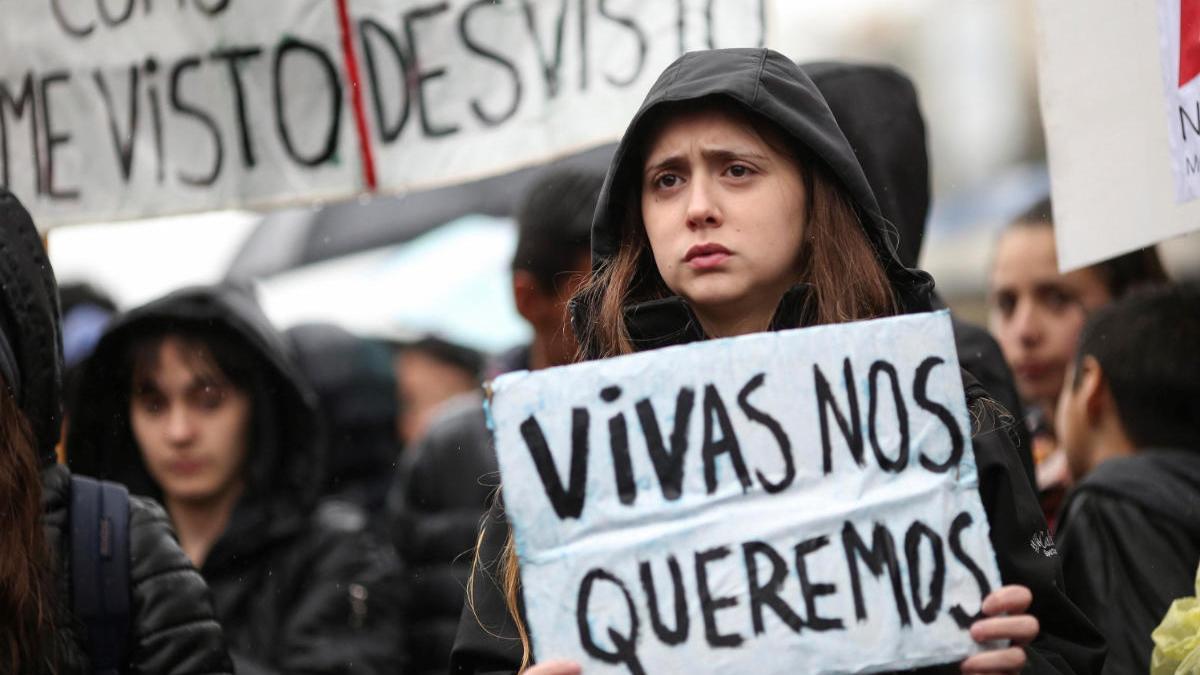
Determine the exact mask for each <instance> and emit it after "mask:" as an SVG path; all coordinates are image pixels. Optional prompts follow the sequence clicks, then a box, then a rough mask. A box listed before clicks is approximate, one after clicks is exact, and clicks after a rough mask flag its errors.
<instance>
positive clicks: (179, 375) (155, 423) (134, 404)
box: [129, 337, 251, 503]
mask: <svg viewBox="0 0 1200 675" xmlns="http://www.w3.org/2000/svg"><path fill="white" fill-rule="evenodd" d="M156 356H157V358H154V359H142V360H143V361H146V362H143V363H137V364H135V367H134V378H133V391H132V396H131V397H130V404H129V408H130V410H129V419H130V425H131V426H132V428H133V435H134V438H135V440H136V441H137V444H138V448H139V449H140V450H141V453H142V458H143V460H144V461H145V463H146V468H147V469H148V470H149V472H150V475H151V477H153V478H154V480H155V482H157V483H158V485H159V486H160V487H161V488H162V491H163V494H164V496H165V497H166V501H167V502H168V503H170V502H190V503H204V502H214V501H218V500H221V499H225V498H235V497H236V496H237V495H238V494H240V493H241V490H242V487H243V485H244V480H243V478H242V476H243V472H242V467H243V465H244V464H245V461H246V454H247V450H248V448H247V446H248V432H249V428H250V417H251V402H250V398H249V396H248V395H247V394H246V393H245V392H243V391H241V390H240V389H238V388H237V387H235V386H234V385H233V384H232V383H230V382H229V380H228V379H227V378H226V377H225V376H224V374H223V373H221V371H220V370H219V369H218V368H217V366H216V363H215V362H214V361H213V359H212V357H211V355H210V354H209V353H208V352H207V350H206V349H205V348H204V347H203V346H200V345H197V344H192V343H189V342H185V341H182V340H180V339H178V338H175V337H167V338H165V339H164V340H163V341H162V342H161V344H160V345H159V347H158V353H157V355H156Z"/></svg>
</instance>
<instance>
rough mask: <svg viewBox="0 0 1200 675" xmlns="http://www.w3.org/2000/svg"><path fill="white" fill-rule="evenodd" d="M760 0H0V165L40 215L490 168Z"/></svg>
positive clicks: (408, 182)
mask: <svg viewBox="0 0 1200 675" xmlns="http://www.w3.org/2000/svg"><path fill="white" fill-rule="evenodd" d="M766 1H767V0H719V1H716V2H713V1H712V0H676V1H674V2H668V1H666V0H663V1H661V2H660V1H656V2H644V1H642V0H500V1H494V0H446V1H443V2H430V1H423V0H288V1H287V2H252V1H250V0H183V1H174V0H173V1H171V2H154V1H153V0H34V1H30V2H18V3H10V4H12V6H11V7H6V8H5V17H4V21H2V22H0V185H2V186H7V187H8V188H9V189H11V190H12V191H13V192H15V193H16V194H17V196H18V197H20V198H21V200H22V201H23V202H24V203H25V204H26V206H28V207H29V208H30V210H31V211H32V212H33V214H34V217H35V220H36V221H37V222H38V224H39V226H40V227H43V228H45V227H48V226H51V225H55V224H66V223H73V222H88V221H104V220H118V219H130V218H137V217H144V216H152V215H165V214H171V213H182V212H189V211H201V210H211V209H219V208H263V207H270V206H279V205H286V204H289V203H297V202H300V203H307V202H315V201H322V200H329V199H342V198H347V197H350V196H353V195H356V194H360V193H369V192H375V191H379V192H401V191H406V190H412V189H419V188H425V187H432V186H437V185H442V184H447V183H453V182H459V181H464V180H468V179H472V178H478V177H482V176H485V175H488V174H494V173H499V172H503V171H507V170H510V169H515V168H519V167H521V166H525V165H529V164H533V163H536V162H539V161H543V160H546V159H550V158H553V157H555V156H558V155H563V154H567V153H570V152H573V151H576V150H581V149H585V148H587V147H590V146H594V145H599V144H601V143H604V142H609V141H612V140H615V139H616V138H617V137H618V136H619V135H620V133H621V131H622V130H623V129H624V127H625V125H626V124H627V123H628V121H629V119H630V117H632V115H633V113H634V111H635V110H636V108H637V105H638V104H639V103H640V102H641V99H642V98H643V96H644V95H645V92H646V90H647V89H648V88H649V86H650V84H651V83H652V82H653V81H654V79H655V78H656V77H657V76H658V74H659V73H660V72H661V71H662V70H663V68H665V67H666V66H667V64H668V63H670V62H671V61H672V60H673V59H675V58H676V57H677V56H678V55H679V54H680V53H682V51H685V50H693V49H703V48H708V47H714V46H715V47H733V46H757V45H761V44H764V43H765V30H766V27H765V23H766V21H765V17H766V15H767V8H766Z"/></svg>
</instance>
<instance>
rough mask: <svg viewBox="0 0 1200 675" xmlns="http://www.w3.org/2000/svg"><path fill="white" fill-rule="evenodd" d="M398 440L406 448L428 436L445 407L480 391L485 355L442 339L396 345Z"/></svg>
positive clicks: (393, 358) (393, 353)
mask: <svg viewBox="0 0 1200 675" xmlns="http://www.w3.org/2000/svg"><path fill="white" fill-rule="evenodd" d="M393 346H394V350H393V352H392V372H393V373H394V374H395V380H396V403H397V412H396V437H397V439H398V440H399V442H400V445H401V446H403V447H408V446H409V445H411V444H413V443H414V442H416V440H417V439H418V438H421V437H422V436H424V435H425V430H426V429H427V428H428V427H429V423H430V421H431V420H432V419H433V417H434V416H435V415H436V414H437V412H438V409H439V408H441V406H442V404H444V403H446V402H447V401H449V400H450V399H452V398H454V397H456V396H459V395H462V394H466V393H468V392H473V391H476V390H477V389H479V378H480V375H481V372H482V370H483V366H484V358H483V355H482V354H480V353H479V352H477V351H475V350H474V349H471V348H470V347H464V346H462V345H458V344H455V343H453V342H450V341H448V340H444V339H442V338H440V337H435V336H426V337H422V338H420V339H418V340H413V341H411V342H400V343H395V344H394V345H393Z"/></svg>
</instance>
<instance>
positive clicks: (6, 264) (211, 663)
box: [0, 189, 233, 675]
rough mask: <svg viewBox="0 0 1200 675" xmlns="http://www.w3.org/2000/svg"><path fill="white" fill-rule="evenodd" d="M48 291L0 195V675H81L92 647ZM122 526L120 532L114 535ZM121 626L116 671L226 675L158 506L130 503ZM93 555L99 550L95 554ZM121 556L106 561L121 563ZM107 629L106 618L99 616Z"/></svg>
mask: <svg viewBox="0 0 1200 675" xmlns="http://www.w3.org/2000/svg"><path fill="white" fill-rule="evenodd" d="M62 367H63V355H62V337H61V324H60V322H59V299H58V287H57V285H56V283H55V280H54V272H53V270H52V269H51V267H50V262H49V260H47V258H46V254H45V251H44V250H43V247H42V242H41V238H40V236H39V235H38V233H37V230H36V229H35V228H34V225H33V221H32V219H31V218H30V217H29V214H28V212H26V211H25V209H24V207H22V206H21V204H20V202H18V201H17V199H16V197H14V196H13V195H12V194H10V193H9V192H7V191H5V190H3V189H0V504H3V505H4V508H5V517H4V523H3V527H0V617H3V623H4V628H3V629H2V630H0V671H2V672H5V673H25V674H30V675H40V674H42V673H45V674H47V675H48V674H50V673H56V674H58V675H84V674H85V673H91V672H93V671H92V668H93V667H95V666H97V665H98V664H97V661H98V659H97V658H96V651H95V650H98V649H109V648H112V647H116V645H112V644H105V645H101V644H97V641H96V640H93V639H92V638H91V636H90V635H91V634H90V633H89V632H87V631H86V630H85V628H86V626H84V623H85V622H84V618H85V617H81V616H79V615H78V614H76V613H75V611H74V607H75V606H76V604H75V600H76V598H77V596H78V595H79V594H90V595H93V596H94V594H95V592H96V591H98V590H99V589H96V588H91V589H84V588H79V587H77V586H76V585H75V583H74V582H73V581H72V574H71V572H72V563H71V561H72V560H73V555H79V554H81V553H86V552H81V551H75V550H73V549H72V544H71V541H72V532H71V530H72V525H73V524H74V523H75V522H83V521H82V519H84V518H86V517H88V516H89V515H91V516H92V517H95V516H96V515H97V514H95V513H93V514H88V513H86V510H84V511H83V512H80V510H79V507H75V508H74V509H73V508H72V506H71V504H72V500H73V498H74V497H75V496H76V495H75V487H74V486H75V479H73V477H72V475H71V472H70V471H68V470H67V468H66V467H65V466H63V465H61V464H58V463H56V461H55V450H54V448H55V445H56V444H57V442H58V438H59V431H60V425H59V421H60V411H61V405H62V403H61V396H62ZM115 527H116V528H117V529H120V527H121V526H120V525H117V526H115ZM127 532H128V545H129V551H128V552H127V553H128V560H129V567H128V569H124V570H121V569H117V570H115V573H117V574H122V575H125V576H126V577H127V578H125V579H121V580H118V579H116V578H115V577H112V578H110V580H111V581H113V582H114V584H116V585H118V586H119V585H120V582H121V581H124V585H125V586H126V588H127V589H128V591H129V596H130V597H129V609H128V615H127V620H128V626H127V630H126V631H125V632H124V633H123V634H122V633H121V632H120V631H119V630H117V629H116V628H115V627H114V631H113V633H112V636H111V637H112V641H114V642H116V641H119V642H120V643H121V645H122V647H119V648H117V649H118V651H123V652H124V654H123V656H119V655H117V656H116V657H115V659H114V660H115V665H116V666H117V667H119V668H121V669H122V672H136V673H164V674H178V675H186V674H194V675H200V674H202V673H204V674H209V673H231V672H233V666H232V664H231V663H230V660H229V654H228V652H227V650H226V646H225V641H224V638H223V636H222V632H221V627H220V625H219V624H218V623H217V621H216V619H215V618H214V616H213V608H212V604H211V602H210V599H209V593H208V588H207V587H206V586H205V584H204V580H203V579H202V578H201V577H200V575H199V574H197V573H196V571H195V570H194V569H192V567H191V565H190V564H189V562H188V559H187V557H186V556H185V555H184V553H183V551H182V550H180V548H179V544H178V543H177V542H176V540H175V535H174V533H172V531H171V526H170V523H169V522H168V520H167V516H166V514H165V513H164V512H163V510H162V507H160V506H159V505H158V504H156V503H154V502H153V501H151V500H149V499H145V498H141V497H129V498H128V529H127ZM98 555H99V554H98V553H97V556H98ZM119 557H120V556H119V555H114V558H118V559H119ZM109 618H110V620H115V618H116V617H115V616H112V617H109ZM108 655H110V656H113V655H114V654H113V652H112V651H111V650H110V651H108Z"/></svg>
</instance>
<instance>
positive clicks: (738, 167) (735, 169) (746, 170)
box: [728, 164, 750, 178]
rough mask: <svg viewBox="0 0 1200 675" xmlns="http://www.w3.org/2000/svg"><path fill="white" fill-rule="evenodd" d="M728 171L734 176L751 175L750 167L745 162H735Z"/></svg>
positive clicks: (743, 176)
mask: <svg viewBox="0 0 1200 675" xmlns="http://www.w3.org/2000/svg"><path fill="white" fill-rule="evenodd" d="M728 171H729V175H730V176H732V177H734V178H745V177H746V176H749V175H750V167H748V166H745V165H743V164H734V165H733V166H730V167H729V169H728Z"/></svg>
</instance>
